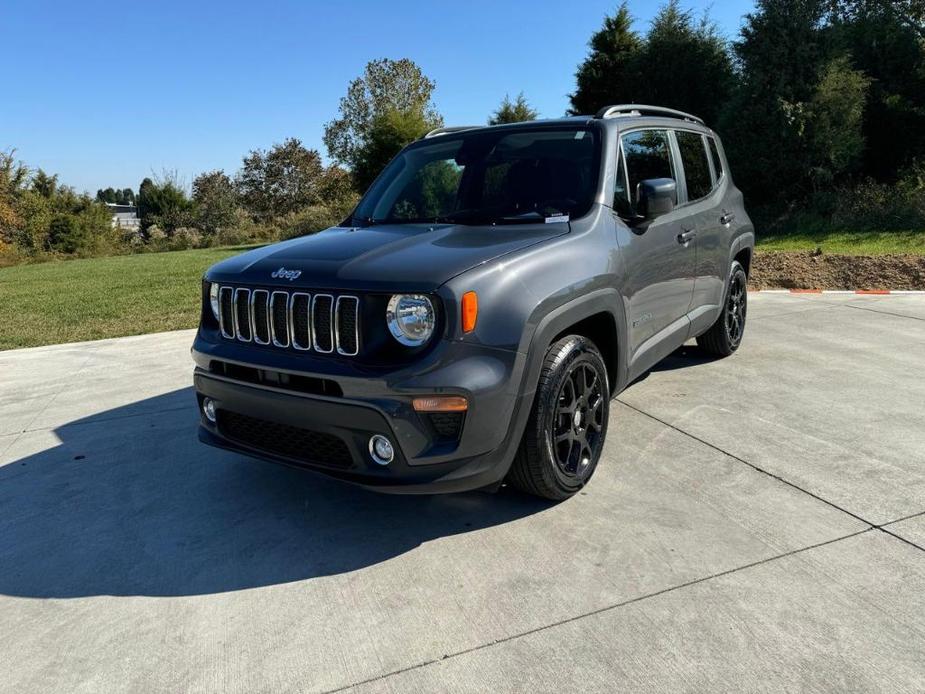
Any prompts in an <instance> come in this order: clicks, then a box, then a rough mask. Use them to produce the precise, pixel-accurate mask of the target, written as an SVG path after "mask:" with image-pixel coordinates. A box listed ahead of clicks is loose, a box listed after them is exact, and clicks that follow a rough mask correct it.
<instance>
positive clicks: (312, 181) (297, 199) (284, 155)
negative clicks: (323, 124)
mask: <svg viewBox="0 0 925 694" xmlns="http://www.w3.org/2000/svg"><path fill="white" fill-rule="evenodd" d="M323 172H324V167H323V166H322V164H321V155H319V154H318V152H317V151H315V150H313V149H307V148H306V147H304V146H303V145H302V142H301V141H300V140H298V139H296V138H294V137H291V138H289V139H287V140H285V141H284V142H283V143H282V144H275V145H273V147H271V148H270V150H269V151H264V150H260V149H255V150H253V151H251V152H250V153H249V154H248V155H247V156H246V157H244V162H243V164H242V166H241V170H240V171H239V172H238V176H237V182H236V183H237V188H238V192H239V194H240V197H241V201H242V202H243V203H244V206H245V208H247V210H248V212H250V213H251V214H252V215H253V216H254V217H255V218H258V219H264V220H266V219H270V218H272V217H275V216H280V215H284V214H287V213H289V212H295V211H296V210H299V209H301V208H303V207H308V206H309V205H312V204H315V203H316V202H318V200H319V198H320V195H319V184H320V180H321V176H322V174H323Z"/></svg>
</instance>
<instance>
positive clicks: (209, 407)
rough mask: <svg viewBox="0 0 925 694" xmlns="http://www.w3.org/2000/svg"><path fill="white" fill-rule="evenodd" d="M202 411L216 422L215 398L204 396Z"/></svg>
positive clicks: (207, 417)
mask: <svg viewBox="0 0 925 694" xmlns="http://www.w3.org/2000/svg"><path fill="white" fill-rule="evenodd" d="M202 413H203V414H204V415H205V416H206V419H208V420H209V421H210V422H212V423H213V424H215V400H213V399H212V398H203V399H202Z"/></svg>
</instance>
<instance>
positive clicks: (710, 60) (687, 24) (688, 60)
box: [631, 0, 733, 125]
mask: <svg viewBox="0 0 925 694" xmlns="http://www.w3.org/2000/svg"><path fill="white" fill-rule="evenodd" d="M631 64H634V65H635V66H636V67H635V70H633V74H634V75H635V79H636V81H637V82H638V84H637V85H636V89H635V94H636V96H637V98H638V99H639V101H640V103H645V104H658V105H659V106H667V107H669V108H676V109H679V110H681V111H687V112H689V113H693V114H695V115H697V116H700V117H701V118H703V119H704V120H705V121H706V122H707V123H708V124H711V125H716V123H717V120H718V118H719V114H720V110H721V109H722V108H723V106H724V104H725V103H726V101H727V99H728V98H729V95H730V94H731V92H732V88H733V69H732V58H731V57H730V55H729V51H728V50H727V47H726V41H725V40H724V39H723V38H722V36H720V34H719V32H718V30H717V29H716V25H715V24H713V23H712V22H710V21H709V19H708V18H707V17H706V16H704V17H703V18H702V19H701V20H700V21H696V20H695V19H694V16H693V13H692V12H689V11H684V10H682V9H681V7H680V4H679V0H669V2H668V3H667V4H665V5H664V6H663V7H662V8H661V9H660V10H659V12H658V14H657V15H656V16H655V19H654V20H653V21H652V26H651V28H650V29H649V33H648V34H647V36H646V39H645V41H644V42H643V44H642V46H641V48H640V49H639V50H638V52H637V53H636V54H635V55H634V56H633V58H632V61H631Z"/></svg>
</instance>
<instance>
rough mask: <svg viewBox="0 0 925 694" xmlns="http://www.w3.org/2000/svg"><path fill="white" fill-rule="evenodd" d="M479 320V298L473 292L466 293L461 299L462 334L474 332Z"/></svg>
mask: <svg viewBox="0 0 925 694" xmlns="http://www.w3.org/2000/svg"><path fill="white" fill-rule="evenodd" d="M478 318H479V296H478V294H476V293H475V292H466V293H465V294H463V298H462V329H463V332H464V333H471V332H472V331H473V330H475V322H476V321H477V320H478Z"/></svg>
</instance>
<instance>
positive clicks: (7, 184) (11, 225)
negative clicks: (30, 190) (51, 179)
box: [0, 149, 29, 240]
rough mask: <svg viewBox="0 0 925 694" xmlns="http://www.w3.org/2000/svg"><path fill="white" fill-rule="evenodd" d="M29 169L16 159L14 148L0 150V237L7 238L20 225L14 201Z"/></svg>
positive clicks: (19, 192) (22, 188)
mask: <svg viewBox="0 0 925 694" xmlns="http://www.w3.org/2000/svg"><path fill="white" fill-rule="evenodd" d="M28 179H29V169H27V168H26V165H25V164H23V163H22V162H21V161H17V159H16V150H15V149H13V150H9V151H6V152H2V151H0V238H2V239H5V240H9V238H10V237H11V236H12V234H13V232H14V231H15V230H16V229H17V228H18V227H19V225H20V221H21V220H20V218H19V215H18V214H17V212H16V201H17V199H18V198H19V196H20V194H21V193H22V191H23V190H24V189H25V187H26V182H27V181H28Z"/></svg>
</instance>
